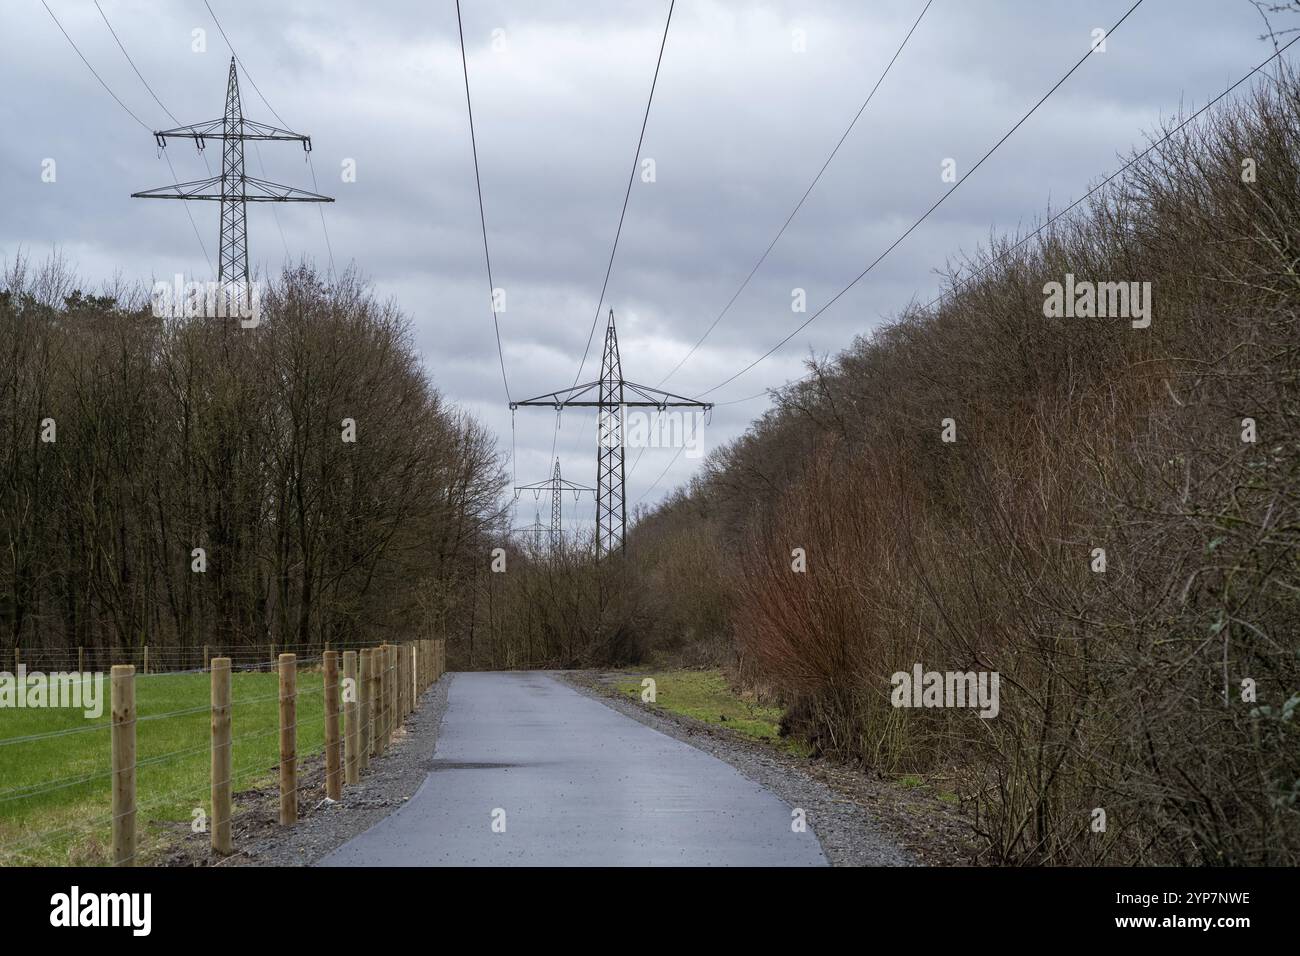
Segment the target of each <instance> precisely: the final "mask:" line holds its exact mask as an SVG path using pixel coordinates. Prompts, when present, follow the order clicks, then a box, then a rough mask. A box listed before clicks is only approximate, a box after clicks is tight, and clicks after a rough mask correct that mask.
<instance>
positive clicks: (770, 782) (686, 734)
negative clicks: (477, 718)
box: [551, 671, 977, 866]
mask: <svg viewBox="0 0 1300 956" xmlns="http://www.w3.org/2000/svg"><path fill="white" fill-rule="evenodd" d="M551 674H552V676H553V677H555V678H557V679H558V680H562V681H564V682H565V683H567V684H569V685H570V686H571V687H573V688H575V689H576V690H578V691H580V692H581V693H584V694H587V695H588V696H591V697H594V698H596V699H597V700H599V701H601V702H602V703H604V704H605V705H606V706H607V707H610V708H612V709H614V710H617V711H618V712H619V713H621V714H625V715H626V716H628V717H631V718H632V719H633V720H637V721H640V722H641V723H643V724H645V725H647V726H649V727H652V728H654V729H655V730H658V731H659V732H660V733H664V734H667V735H668V736H670V737H674V738H676V739H678V740H681V741H683V742H685V743H688V744H690V745H691V746H693V747H695V748H697V749H699V750H702V751H704V752H705V753H708V754H710V755H712V756H714V757H716V758H718V759H719V760H722V761H724V762H725V763H728V764H730V765H731V766H732V767H734V768H735V769H736V770H738V771H739V772H740V773H741V774H742V775H743V776H745V777H748V778H749V779H750V780H753V781H754V782H755V783H758V784H761V785H762V786H764V787H766V788H767V789H769V790H770V791H772V792H773V793H775V794H776V795H777V796H778V797H780V798H781V799H782V800H784V801H785V802H786V803H788V804H789V805H790V806H791V807H797V808H802V809H804V810H805V811H807V819H808V824H809V826H810V827H811V829H812V830H813V832H814V833H815V834H816V835H817V837H818V839H819V840H820V842H821V845H822V851H823V852H824V853H825V854H826V858H827V859H828V860H830V862H831V865H833V866H918V865H920V866H953V865H971V864H974V863H976V862H977V860H976V849H975V845H974V843H973V841H972V840H971V839H970V836H969V828H968V827H967V826H966V824H965V823H964V822H963V820H962V818H961V816H960V814H959V812H958V810H957V808H956V807H954V806H953V805H951V804H948V803H944V802H943V801H940V800H938V799H936V798H935V797H933V796H932V795H930V794H928V793H924V792H919V791H915V790H906V789H904V788H901V787H899V786H898V785H897V784H895V783H893V782H891V781H888V780H884V779H880V778H877V777H873V776H872V775H870V774H866V773H863V772H862V771H859V770H854V769H851V768H847V767H843V766H839V765H836V764H833V763H831V762H829V761H823V760H814V759H810V758H807V757H799V756H795V755H793V754H788V753H785V752H783V751H780V750H777V749H776V748H774V747H772V746H770V745H768V744H765V743H763V742H761V741H758V740H755V739H753V738H750V737H745V736H743V735H741V734H739V733H736V732H733V731H731V730H728V729H726V728H723V727H719V726H716V725H713V724H708V723H705V722H703V721H699V720H695V719H693V718H691V717H686V716H683V715H680V714H675V713H672V712H670V711H667V710H664V709H663V708H661V707H655V706H653V705H649V704H643V703H641V702H640V700H637V699H634V698H631V697H627V696H625V695H624V694H621V693H619V692H618V690H617V689H616V688H615V685H616V684H617V683H618V682H620V681H626V680H629V679H632V678H634V677H640V676H641V675H639V674H635V673H633V672H629V671H617V672H610V671H554V672H551Z"/></svg>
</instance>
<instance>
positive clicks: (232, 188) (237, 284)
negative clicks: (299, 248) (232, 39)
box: [131, 56, 334, 303]
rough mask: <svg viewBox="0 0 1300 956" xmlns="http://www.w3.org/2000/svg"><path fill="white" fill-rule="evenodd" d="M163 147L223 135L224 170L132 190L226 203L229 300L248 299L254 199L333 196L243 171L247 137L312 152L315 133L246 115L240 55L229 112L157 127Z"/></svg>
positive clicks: (224, 270)
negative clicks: (190, 122) (205, 176)
mask: <svg viewBox="0 0 1300 956" xmlns="http://www.w3.org/2000/svg"><path fill="white" fill-rule="evenodd" d="M153 135H154V139H155V140H157V142H158V147H159V148H160V149H166V148H167V140H168V139H192V140H194V143H195V145H196V146H197V147H198V148H199V149H203V148H204V144H205V143H206V142H207V141H208V140H220V141H221V144H222V149H221V175H220V176H213V177H212V178H211V179H203V180H197V181H195V182H189V183H177V184H175V185H173V186H162V187H160V188H158V189H147V190H144V191H143V192H138V193H132V194H131V198H132V199H190V200H207V201H211V202H220V203H221V258H220V264H219V266H218V269H217V281H218V283H220V284H221V287H222V290H223V292H224V294H225V296H226V298H227V301H228V302H229V301H230V299H231V297H237V301H238V302H241V303H242V302H245V301H246V297H247V296H248V295H249V291H248V224H247V204H248V203H250V202H333V201H334V200H333V199H332V198H330V197H329V196H322V195H319V194H318V193H313V192H307V191H306V190H304V189H297V188H295V187H293V186H283V185H281V184H279V183H272V182H267V181H266V180H263V179H255V178H253V177H252V176H249V175H247V174H246V173H245V172H244V143H245V141H247V140H287V141H296V142H300V143H302V147H303V151H304V152H308V153H310V152H311V137H310V136H304V135H302V134H301V133H295V132H292V131H291V130H287V129H281V128H280V127H278V126H270V125H268V124H266V123H258V122H255V121H254V120H250V119H245V118H244V113H243V108H242V107H241V105H240V100H239V74H238V71H237V69H236V65H235V58H234V57H233V56H232V57H231V58H230V73H229V76H228V78H227V81H226V112H225V115H224V116H222V118H221V119H216V120H209V121H207V122H206V123H195V124H193V125H192V126H178V127H176V128H175V129H166V130H159V131H155V132H154V134H153Z"/></svg>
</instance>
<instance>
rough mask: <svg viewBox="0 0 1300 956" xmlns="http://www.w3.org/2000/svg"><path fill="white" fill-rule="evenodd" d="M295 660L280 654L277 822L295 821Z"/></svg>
mask: <svg viewBox="0 0 1300 956" xmlns="http://www.w3.org/2000/svg"><path fill="white" fill-rule="evenodd" d="M297 696H298V657H297V655H296V654H281V655H280V823H281V824H283V825H288V824H290V823H296V822H297V821H298V726H297V725H298V714H297V710H298V708H297Z"/></svg>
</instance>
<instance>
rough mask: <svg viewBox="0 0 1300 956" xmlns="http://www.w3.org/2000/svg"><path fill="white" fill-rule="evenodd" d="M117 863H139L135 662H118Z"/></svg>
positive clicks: (115, 696)
mask: <svg viewBox="0 0 1300 956" xmlns="http://www.w3.org/2000/svg"><path fill="white" fill-rule="evenodd" d="M112 711H113V728H112V731H111V733H112V738H113V865H114V866H134V865H135V665H134V664H114V665H113V676H112Z"/></svg>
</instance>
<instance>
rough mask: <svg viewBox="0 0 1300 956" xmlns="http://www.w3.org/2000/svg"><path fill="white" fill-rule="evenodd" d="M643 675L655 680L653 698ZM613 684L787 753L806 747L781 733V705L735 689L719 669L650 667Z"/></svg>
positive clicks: (636, 696) (657, 704)
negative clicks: (645, 684)
mask: <svg viewBox="0 0 1300 956" xmlns="http://www.w3.org/2000/svg"><path fill="white" fill-rule="evenodd" d="M645 678H650V679H651V680H653V681H654V682H655V683H654V689H655V699H654V700H653V701H644V696H643V695H644V694H645V691H646V688H645V686H644V684H643V683H642V682H643V680H644V679H645ZM616 687H617V689H618V692H619V693H621V694H623V695H625V696H627V697H631V698H634V699H636V700H642V701H644V702H645V703H648V704H649V705H650V706H653V707H662V708H663V709H664V710H667V711H671V712H672V713H674V714H681V715H682V716H684V717H690V718H693V719H694V720H699V721H703V722H704V723H706V724H716V725H718V726H721V727H725V728H726V729H728V730H731V731H734V732H736V733H738V734H742V735H744V736H746V737H752V738H755V739H757V740H762V741H765V742H767V743H770V744H773V745H774V746H776V747H778V748H779V749H781V750H784V751H786V752H788V753H795V754H802V753H806V751H807V748H806V746H805V745H804V744H803V742H802V741H800V740H797V739H793V738H790V737H783V736H782V735H781V720H782V717H783V716H784V712H783V711H782V709H781V708H780V707H777V706H773V705H770V704H760V703H758V702H757V701H756V700H755V699H754V694H753V693H752V692H744V691H741V692H739V693H738V692H736V691H735V690H733V688H732V687H731V685H730V684H729V682H728V681H727V678H726V676H725V675H724V674H723V673H722V672H721V671H720V670H716V669H714V670H670V671H651V672H648V673H645V674H639V676H635V677H629V678H628V679H626V680H621V681H619V682H618V684H617V685H616Z"/></svg>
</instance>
